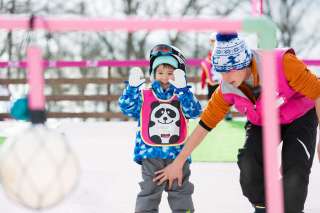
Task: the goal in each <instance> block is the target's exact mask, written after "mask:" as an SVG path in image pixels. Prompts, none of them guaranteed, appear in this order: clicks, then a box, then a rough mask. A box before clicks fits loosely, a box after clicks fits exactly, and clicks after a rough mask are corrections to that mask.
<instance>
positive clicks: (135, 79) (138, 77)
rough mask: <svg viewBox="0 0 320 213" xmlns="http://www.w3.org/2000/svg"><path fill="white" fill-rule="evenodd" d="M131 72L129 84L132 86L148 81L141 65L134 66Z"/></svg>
mask: <svg viewBox="0 0 320 213" xmlns="http://www.w3.org/2000/svg"><path fill="white" fill-rule="evenodd" d="M129 72H130V74H129V85H130V86H131V87H140V86H141V85H142V84H143V83H144V82H145V81H146V80H145V79H144V75H143V72H142V70H141V69H140V68H139V67H133V68H132V69H130V71H129Z"/></svg>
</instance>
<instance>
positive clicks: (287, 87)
mask: <svg viewBox="0 0 320 213" xmlns="http://www.w3.org/2000/svg"><path fill="white" fill-rule="evenodd" d="M216 41H217V45H216V47H215V49H214V51H213V55H212V64H213V66H214V70H215V71H216V72H220V73H221V75H222V81H221V83H220V85H219V87H218V88H217V90H216V91H215V92H214V94H213V95H212V97H211V100H210V101H209V103H208V105H207V107H206V109H205V110H204V112H203V113H202V115H201V120H200V122H199V124H198V126H197V127H196V128H195V130H194V131H193V133H192V134H191V136H190V137H189V139H188V141H187V143H186V146H185V147H184V148H183V150H182V151H181V152H180V154H179V156H177V158H176V160H175V161H174V162H173V163H172V164H171V165H169V166H168V167H167V168H165V169H163V170H160V171H158V172H157V173H156V174H157V177H156V178H155V181H158V180H160V182H159V183H161V182H163V181H166V180H168V181H169V182H172V181H173V180H175V179H178V180H180V179H181V174H180V173H181V168H182V164H183V162H185V160H186V159H187V156H189V155H190V154H191V152H192V150H194V148H195V147H196V146H197V145H199V144H200V143H201V141H202V140H203V139H204V137H205V136H206V135H207V134H208V132H209V131H211V130H212V129H213V128H214V127H215V126H216V125H217V124H218V123H219V122H220V121H221V120H222V119H223V117H224V115H225V114H226V113H227V112H228V110H229V108H230V106H231V105H234V106H235V108H236V109H237V110H238V111H239V112H240V113H242V114H243V115H245V116H246V117H247V120H248V122H247V124H246V126H245V130H246V141H245V144H244V147H243V148H242V149H240V150H239V153H238V166H239V169H240V185H241V188H242V192H243V195H244V196H246V197H247V198H248V200H249V201H250V203H251V204H252V205H253V207H254V208H255V213H265V212H266V209H265V194H264V189H265V188H264V173H263V157H262V116H261V112H262V109H261V107H262V103H261V97H260V93H261V91H260V86H261V84H262V83H263V82H261V78H260V77H259V76H261V68H260V67H261V55H260V54H259V52H257V51H254V50H251V49H249V48H247V46H246V44H245V42H244V40H242V39H241V38H239V37H238V35H237V34H236V33H234V34H218V35H217V37H216ZM275 56H276V64H277V66H276V68H275V69H276V70H275V71H276V73H277V76H278V90H277V94H278V97H277V99H278V100H279V121H280V129H281V140H282V142H283V145H282V159H281V160H282V162H281V165H282V176H283V188H284V204H285V205H284V206H285V212H286V213H293V212H294V213H302V212H303V209H304V203H305V200H306V197H307V194H308V184H309V175H310V172H311V166H312V162H313V157H314V153H315V147H316V137H317V126H318V118H319V117H320V81H319V80H318V79H317V77H316V76H315V75H313V74H312V73H311V72H310V71H309V70H308V68H307V67H306V65H305V64H304V63H303V62H302V61H300V60H299V59H298V58H297V57H296V55H295V53H294V50H293V49H276V50H275ZM267 92H276V91H267ZM318 150H319V149H318ZM318 153H319V151H318ZM319 154H320V153H319Z"/></svg>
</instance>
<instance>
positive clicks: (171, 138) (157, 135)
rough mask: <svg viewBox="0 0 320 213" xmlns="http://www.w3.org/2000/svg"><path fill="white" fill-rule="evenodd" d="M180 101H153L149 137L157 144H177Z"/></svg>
mask: <svg viewBox="0 0 320 213" xmlns="http://www.w3.org/2000/svg"><path fill="white" fill-rule="evenodd" d="M179 108H180V103H179V102H178V101H172V102H171V103H160V102H153V103H152V104H151V114H150V121H149V137H150V139H151V140H152V141H153V142H154V143H156V144H175V143H177V141H178V140H179V132H180V125H181V124H180V112H179Z"/></svg>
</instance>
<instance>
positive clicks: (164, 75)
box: [155, 64, 174, 89]
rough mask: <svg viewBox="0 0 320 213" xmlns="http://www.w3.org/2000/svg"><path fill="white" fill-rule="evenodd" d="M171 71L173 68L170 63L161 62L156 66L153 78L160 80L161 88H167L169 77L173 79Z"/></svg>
mask: <svg viewBox="0 0 320 213" xmlns="http://www.w3.org/2000/svg"><path fill="white" fill-rule="evenodd" d="M173 71H174V68H173V67H172V66H170V65H164V64H161V65H159V66H158V67H157V69H156V76H155V80H158V81H159V82H160V85H161V87H162V88H164V89H168V88H169V86H170V83H169V79H171V80H174V75H173Z"/></svg>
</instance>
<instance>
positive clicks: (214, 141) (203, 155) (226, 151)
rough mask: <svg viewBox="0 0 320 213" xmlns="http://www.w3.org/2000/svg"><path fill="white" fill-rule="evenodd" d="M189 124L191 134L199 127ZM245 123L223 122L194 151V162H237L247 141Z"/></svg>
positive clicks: (194, 122) (193, 123)
mask: <svg viewBox="0 0 320 213" xmlns="http://www.w3.org/2000/svg"><path fill="white" fill-rule="evenodd" d="M197 123H198V122H197V121H191V122H189V133H190V134H191V132H192V130H193V129H194V128H195V126H196V125H197ZM244 124H245V122H244V121H234V120H232V121H221V122H220V123H219V124H218V126H217V127H216V128H214V129H213V130H212V131H211V132H210V133H209V134H208V135H207V136H206V138H205V139H204V140H203V141H202V143H201V144H200V145H199V146H198V147H197V148H196V149H195V150H194V151H193V153H192V161H193V162H235V161H236V159H237V154H238V149H239V148H241V147H242V146H243V143H244V140H245V130H244Z"/></svg>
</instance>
